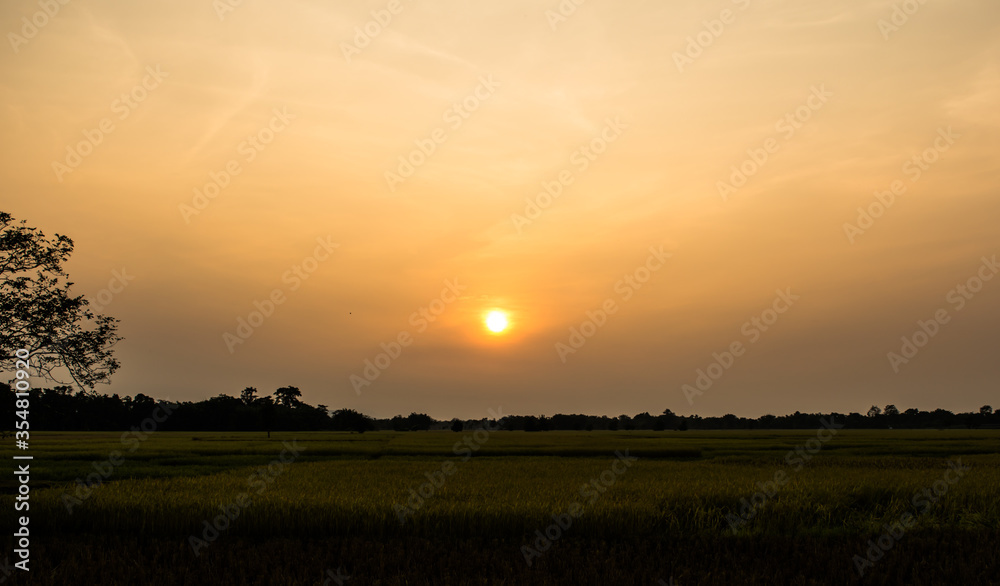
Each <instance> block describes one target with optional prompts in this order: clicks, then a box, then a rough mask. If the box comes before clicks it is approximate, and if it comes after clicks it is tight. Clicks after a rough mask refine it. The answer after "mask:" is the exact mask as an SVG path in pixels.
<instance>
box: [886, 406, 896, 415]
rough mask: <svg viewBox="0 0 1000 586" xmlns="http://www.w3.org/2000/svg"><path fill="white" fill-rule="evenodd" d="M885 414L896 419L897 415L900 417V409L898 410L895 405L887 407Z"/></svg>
mask: <svg viewBox="0 0 1000 586" xmlns="http://www.w3.org/2000/svg"><path fill="white" fill-rule="evenodd" d="M885 414H886V415H888V416H889V417H895V416H896V415H899V409H896V406H895V405H886V406H885Z"/></svg>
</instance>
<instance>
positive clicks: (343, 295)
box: [0, 0, 1000, 418]
mask: <svg viewBox="0 0 1000 586" xmlns="http://www.w3.org/2000/svg"><path fill="white" fill-rule="evenodd" d="M51 3H52V5H53V6H50V7H49V10H50V12H54V14H53V15H51V16H50V15H47V14H46V13H45V12H44V11H43V8H40V6H42V7H44V6H45V2H44V1H43V2H40V3H39V2H32V1H27V0H10V1H7V2H4V3H3V7H2V8H0V30H2V31H3V32H4V33H5V35H6V40H7V44H8V46H7V47H6V48H5V49H3V50H0V67H2V71H3V76H2V77H0V104H2V109H0V116H2V132H3V134H4V136H3V141H2V147H0V148H2V149H3V152H2V157H0V180H2V182H3V185H4V187H3V190H2V193H3V198H2V202H0V209H3V210H4V211H8V212H10V213H12V214H13V215H14V216H15V217H16V218H18V219H25V220H27V221H28V223H29V224H30V225H34V226H37V227H39V228H41V229H42V230H44V231H45V232H47V233H48V234H53V233H60V234H66V235H68V236H70V237H72V238H73V239H74V240H75V242H76V251H75V253H74V256H73V258H72V260H71V262H70V264H69V267H68V268H69V271H70V275H71V277H72V279H71V280H72V281H73V282H74V283H75V285H74V290H75V291H76V292H78V293H79V294H83V295H86V296H87V297H88V298H90V299H91V300H92V301H93V302H94V303H97V304H99V305H102V306H104V309H103V310H102V311H103V312H105V313H108V314H111V315H114V316H116V317H118V318H119V319H120V320H121V325H120V333H121V334H122V335H123V336H125V338H126V340H125V341H124V342H122V343H121V344H120V345H119V347H118V357H119V358H120V360H121V362H122V365H123V366H122V368H121V370H120V371H119V372H118V374H117V375H116V376H115V378H114V382H113V384H112V385H111V386H110V388H107V387H102V388H99V389H98V390H100V391H102V392H118V393H124V394H135V393H139V392H142V393H146V394H151V395H153V396H157V397H169V398H171V399H175V400H195V399H200V398H204V397H206V396H212V395H216V394H218V393H228V394H231V395H238V394H239V391H240V390H241V389H243V388H244V387H246V386H255V387H257V388H258V389H260V390H262V391H266V392H271V391H273V390H274V389H275V388H277V387H279V386H285V385H295V386H298V387H299V388H300V389H301V390H302V392H303V398H304V399H305V400H306V401H308V402H309V403H312V404H320V403H321V404H326V405H328V406H330V407H331V408H341V407H351V408H356V409H359V410H361V411H363V412H365V413H368V414H370V415H375V416H389V415H393V414H396V413H403V414H405V413H409V412H411V411H418V412H426V413H429V414H431V415H432V416H435V417H440V418H443V417H452V416H459V417H484V416H486V414H487V410H488V409H490V408H494V409H495V408H497V407H498V406H502V409H503V411H504V412H505V413H520V414H540V413H547V414H551V413H554V412H564V413H567V412H583V413H592V414H600V413H604V414H611V415H617V414H620V413H628V414H634V413H637V412H641V411H649V412H653V413H657V412H660V411H662V410H663V409H665V408H670V409H673V410H674V411H675V412H678V413H681V414H688V413H699V414H702V415H721V414H724V413H727V412H732V413H736V414H739V415H747V416H757V415H761V414H764V413H768V412H770V413H775V414H781V413H789V412H793V411H796V410H799V411H816V410H838V411H865V410H866V409H867V407H868V406H870V405H872V404H878V405H885V404H886V403H894V404H896V405H897V406H899V407H900V409H903V408H907V407H919V408H924V409H933V408H936V407H943V408H947V409H952V410H972V409H978V407H979V406H980V405H983V404H985V403H991V404H993V405H994V406H997V404H998V403H1000V396H998V395H997V389H998V386H997V381H998V380H1000V360H997V350H998V348H1000V279H993V278H992V277H993V276H994V272H995V271H996V270H1000V267H993V266H992V265H991V264H990V263H986V264H984V261H983V260H982V259H983V257H985V258H986V259H987V260H990V259H993V258H994V257H995V256H996V255H1000V229H998V227H997V218H998V217H1000V199H998V196H1000V157H998V155H1000V109H998V107H997V106H998V104H1000V4H998V3H997V2H995V0H927V1H926V2H925V3H923V4H920V3H918V2H916V0H910V1H908V2H898V3H896V4H895V5H894V3H893V2H891V1H888V0H885V1H882V0H877V1H876V0H870V1H861V0H852V1H846V2H829V1H819V0H808V1H799V2H776V1H771V0H749V1H746V0H740V1H738V2H733V1H730V0H715V1H710V2H695V1H685V2H635V3H631V2H630V3H612V2H604V1H600V0H588V1H586V2H583V3H582V4H581V5H580V6H578V7H577V6H576V5H575V4H574V3H572V2H571V1H570V0H563V2H562V3H559V2H557V1H555V0H552V1H546V2H529V1H517V0H514V1H505V2H490V3H485V2H479V3H469V2H460V1H446V0H442V1H434V2H410V1H406V0H402V1H398V2H397V1H392V2H386V1H381V0H380V1H371V2H353V3H347V2H344V3H339V2H338V3H333V2H320V1H290V2H264V1H261V0H243V1H242V2H239V1H237V0H230V1H228V2H227V1H226V0H218V1H216V2H213V1H211V0H180V1H176V0H171V1H162V0H161V1H155V2H154V1H141V2H126V1H124V0H120V1H114V2H113V1H100V0H86V1H84V0H72V1H69V2H67V3H66V4H65V5H62V4H61V3H59V2H58V0H51ZM233 5H235V6H233ZM56 8H57V10H56ZM560 11H562V12H560ZM379 20H381V21H382V23H384V24H379V22H378V21H379ZM32 21H34V22H33V23H32ZM880 21H881V23H880ZM366 29H367V31H368V33H365V30H366ZM369 33H374V34H373V35H371V34H369ZM421 149H423V152H422V151H421ZM765 157H766V160H765ZM914 157H917V158H916V159H914ZM407 158H408V159H409V160H410V161H409V162H404V163H401V160H402V161H405V160H406V159H407ZM741 167H742V168H743V173H745V174H741V173H740V171H739V169H740V168H741ZM546 185H547V186H548V190H549V191H551V192H553V193H558V194H559V195H558V197H554V198H553V197H551V196H549V195H548V194H547V193H546V191H545V186H546ZM893 188H895V189H896V193H895V194H893V193H892V189H893ZM876 192H883V193H882V195H881V198H882V200H883V201H882V203H879V200H878V199H877V198H876ZM540 194H541V195H540ZM208 196H212V197H211V198H209V197H208ZM886 204H887V205H886ZM859 207H861V208H863V209H870V210H871V213H872V214H873V215H876V216H878V217H876V218H872V217H867V218H861V219H860V220H859V211H858V208H859ZM859 222H860V223H859ZM845 224H850V226H845ZM321 243H323V244H321ZM651 251H655V254H654V252H651ZM977 275H980V276H981V277H982V278H983V279H986V278H987V277H988V278H989V280H984V281H980V280H978V279H979V278H980V277H978V276H977ZM626 277H628V279H626ZM970 279H971V282H970ZM112 281H113V282H112ZM119 281H124V282H126V283H127V285H125V286H122V285H121V284H120V283H119ZM960 285H961V286H962V287H963V289H962V290H961V291H959V290H957V289H956V287H958V286H960ZM105 289H106V291H104V290H105ZM275 290H277V291H276V292H275ZM953 290H954V291H953ZM102 291H103V292H102ZM778 291H781V292H782V295H781V296H779V294H778ZM456 292H457V293H456ZM272 294H273V295H274V296H275V297H276V298H277V299H278V300H279V301H281V303H278V304H276V305H273V306H269V305H268V302H266V300H268V299H269V298H270V297H271V296H272ZM786 298H787V299H789V300H791V303H790V304H789V301H788V300H786ZM255 302H256V303H257V305H258V306H259V307H261V308H263V311H264V312H266V313H270V315H269V316H267V317H265V318H263V319H262V320H260V319H258V317H259V316H255V315H252V314H253V312H254V311H257V310H256V309H255ZM272 307H273V311H270V309H271V308H272ZM422 308H424V312H425V313H426V316H427V317H422V316H421V313H420V312H421V309H422ZM769 308H770V309H771V311H766V310H768V309H769ZM492 309H499V310H503V311H505V312H507V315H508V318H509V321H510V325H509V327H508V329H507V330H506V331H505V332H503V333H501V334H491V333H490V332H489V331H487V329H486V328H485V326H484V316H485V314H486V312H487V311H489V310H492ZM606 309H612V310H613V313H611V314H610V315H606V318H605V317H602V314H601V312H602V311H605V310H606ZM776 310H781V313H779V312H778V311H776ZM587 312H590V314H589V316H588V313H587ZM414 314H416V315H414ZM241 318H242V319H244V320H246V319H249V320H250V321H251V323H254V324H257V327H254V328H253V329H252V331H251V330H250V329H248V328H249V326H244V327H242V328H240V329H238V325H239V321H238V320H239V319H241ZM429 318H434V319H433V320H431V319H429ZM936 318H940V321H937V319H936ZM752 319H757V320H758V324H759V326H758V325H756V324H754V322H753V321H751V320H752ZM588 320H593V322H595V323H594V324H593V325H589V324H587V323H585V322H587V321H588ZM760 320H764V321H760ZM918 320H920V321H922V322H923V323H924V325H923V328H924V330H926V331H927V332H929V333H933V335H929V334H919V333H918V334H916V335H915V332H920V331H921V326H920V325H918ZM932 322H933V323H932ZM571 328H576V329H577V331H580V330H581V329H582V330H583V333H581V334H579V336H576V335H574V334H572V332H571ZM227 334H228V336H227ZM247 334H249V336H248V337H245V336H246V335H247ZM585 334H589V336H586V335H585ZM241 336H244V337H245V339H244V337H241ZM400 336H402V337H403V340H404V341H409V344H408V345H406V346H400V347H399V351H398V353H397V352H396V348H395V346H393V343H394V342H396V341H397V340H398V339H399V337H400ZM903 337H906V338H907V339H908V340H909V341H911V342H912V343H914V344H915V345H914V346H913V347H912V348H911V347H909V346H908V344H909V342H907V344H904V340H903V339H902V338H903ZM237 340H238V341H237ZM736 343H739V345H737V346H736V350H737V353H738V354H739V356H732V357H731V358H730V357H729V356H727V355H726V354H724V353H725V352H728V351H729V350H730V349H731V348H732V347H733V345H734V344H736ZM383 344H384V345H385V348H387V349H388V351H389V352H392V353H394V354H398V355H397V356H396V357H395V358H391V357H389V356H388V355H386V356H383V357H382V358H380V359H379V358H378V356H379V354H380V353H382V352H383V351H384V350H383V346H382V345H383ZM560 344H562V345H560ZM918 345H919V347H918ZM890 353H894V354H890ZM716 356H717V357H716ZM894 356H895V358H894ZM366 360H367V361H372V366H370V367H368V373H367V376H368V378H367V379H366V378H365V377H366V373H365V369H366V366H367V363H366ZM903 360H906V362H904V361H903ZM376 361H378V362H379V363H380V364H381V365H382V366H387V367H386V368H385V369H384V370H381V369H378V368H379V367H378V366H374V364H375V362H376ZM715 363H722V366H710V365H712V364H715ZM726 365H729V368H728V369H727V368H724V366H726ZM376 369H378V370H377V372H378V373H379V376H378V377H377V378H374V376H373V375H374V373H375V372H376ZM699 369H701V371H702V372H704V373H705V374H704V376H701V375H700V374H699V372H698V371H699ZM709 375H714V376H715V379H714V380H712V379H711V378H710V377H709ZM352 376H355V377H358V378H355V379H353V382H352V378H351V377H352ZM699 378H700V380H699ZM369 379H374V380H369ZM359 381H363V383H364V384H362V383H361V382H359ZM369 382H370V383H371V384H367V383H369ZM699 382H700V383H701V388H700V389H699V388H698V384H699ZM709 383H710V384H709ZM684 385H689V387H688V391H689V392H688V393H687V395H689V396H690V397H691V401H690V402H689V401H688V399H687V397H686V394H685V392H684V390H682V389H683V388H684ZM356 389H357V390H356ZM692 390H696V391H699V392H700V393H701V394H700V395H698V394H694V393H691V392H690V391H692ZM357 391H360V393H359V392H357Z"/></svg>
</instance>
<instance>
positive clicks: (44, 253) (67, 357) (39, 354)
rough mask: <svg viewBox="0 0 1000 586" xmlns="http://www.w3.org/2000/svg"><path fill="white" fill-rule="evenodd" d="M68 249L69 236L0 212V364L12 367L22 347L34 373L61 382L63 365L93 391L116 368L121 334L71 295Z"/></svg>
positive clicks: (109, 319)
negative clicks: (46, 231) (59, 372)
mask: <svg viewBox="0 0 1000 586" xmlns="http://www.w3.org/2000/svg"><path fill="white" fill-rule="evenodd" d="M72 252H73V241H72V240H71V239H69V238H68V237H66V236H62V235H59V234H56V235H55V237H54V238H49V237H47V236H46V235H45V234H44V233H43V232H41V231H40V230H38V229H37V228H31V227H29V226H27V224H26V222H25V221H24V220H22V221H20V222H16V221H15V220H14V218H13V217H12V216H11V215H10V214H8V213H6V212H0V364H2V367H3V369H4V370H13V366H14V360H15V359H16V357H15V352H17V350H18V349H21V348H24V349H27V350H28V351H29V352H30V353H31V356H32V367H34V368H35V369H36V374H37V375H38V376H41V377H43V378H45V379H47V380H50V381H53V382H56V383H60V384H61V383H62V382H63V381H60V380H59V378H57V375H56V371H57V370H59V369H61V368H64V369H65V370H66V371H67V372H68V373H69V376H70V377H71V378H72V380H73V381H74V382H76V383H77V385H79V386H80V387H81V388H82V387H89V388H91V389H92V388H94V386H95V385H96V384H97V383H107V382H110V379H111V375H112V374H114V372H115V371H116V370H118V367H119V363H118V361H117V360H116V359H115V358H114V355H113V352H112V350H113V347H114V345H115V344H116V343H118V342H119V341H120V340H122V338H121V337H120V336H118V332H117V329H118V320H116V319H114V318H112V317H108V316H104V315H97V314H95V313H94V312H93V311H91V310H90V309H89V307H88V306H89V302H88V301H87V300H86V299H85V298H84V297H83V296H82V295H78V296H73V295H72V294H71V293H70V287H71V286H72V285H73V283H71V282H69V281H67V280H66V278H67V275H66V272H65V271H64V269H63V264H64V263H65V262H66V260H67V259H68V258H69V256H70V254H71V253H72ZM67 382H68V381H67Z"/></svg>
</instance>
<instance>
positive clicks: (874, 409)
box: [868, 405, 882, 417]
mask: <svg viewBox="0 0 1000 586" xmlns="http://www.w3.org/2000/svg"><path fill="white" fill-rule="evenodd" d="M881 414H882V410H881V409H879V408H878V407H876V406H875V405H872V408H871V409H869V410H868V417H878V416H879V415H881Z"/></svg>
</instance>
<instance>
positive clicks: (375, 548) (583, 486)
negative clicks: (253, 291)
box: [0, 429, 1000, 585]
mask: <svg viewBox="0 0 1000 586" xmlns="http://www.w3.org/2000/svg"><path fill="white" fill-rule="evenodd" d="M616 453H617V455H616ZM31 454H32V455H33V456H34V460H33V462H32V466H31V469H32V476H31V489H32V491H31V495H30V504H31V509H30V515H31V522H30V528H31V551H32V558H31V572H30V577H31V580H30V583H32V584H69V583H73V584H258V583H259V584H324V583H325V584H337V583H338V581H339V583H343V584H350V585H354V584H598V583H600V584H652V585H656V584H660V583H661V581H662V583H665V584H670V583H671V580H672V581H673V582H672V583H673V584H682V585H684V584H850V583H862V584H990V583H1000V553H998V549H1000V548H998V545H1000V502H998V495H1000V431H995V430H992V431H975V430H945V431H902V430H886V431H853V430H844V429H840V430H830V431H822V432H819V433H818V432H817V431H815V430H813V431H794V432H793V431H759V432H746V431H739V432H736V431H734V432H694V431H688V432H541V433H524V432H502V431H497V432H487V431H485V430H481V431H479V432H473V431H471V430H470V431H465V432H461V433H453V432H408V433H395V432H375V433H365V434H350V433H332V432H331V433H295V434H291V433H274V434H272V437H271V439H269V440H268V439H267V438H266V437H265V436H264V434H261V433H243V434H233V433H197V434H191V433H162V432H161V433H153V434H150V435H149V436H148V437H147V438H144V439H142V440H140V439H139V438H138V437H137V436H134V435H131V434H130V435H127V436H122V434H108V433H38V434H33V435H32V444H31ZM11 455H12V450H11V449H9V448H6V449H5V451H4V457H5V458H7V459H8V461H10V456H11ZM88 477H89V483H90V484H91V486H84V485H80V484H78V483H77V482H76V480H77V479H81V480H84V481H88ZM10 478H11V477H10V476H8V477H7V479H8V480H5V481H4V484H3V485H2V493H3V496H2V501H3V502H2V504H0V510H2V513H0V516H2V517H3V518H4V526H5V527H15V526H16V522H17V521H16V519H17V516H19V515H20V514H22V513H15V511H14V496H13V494H14V492H15V490H16V488H15V487H16V485H15V484H14V483H13V482H12V481H10V480H9V479H10ZM741 515H742V516H741ZM5 533H6V534H7V535H9V534H10V532H9V531H8V532H5ZM880 538H881V542H879V539H880ZM5 539H6V541H5V542H4V543H5V549H4V551H5V552H11V551H12V550H13V549H14V546H13V542H12V541H11V537H6V538H5ZM869 540H871V543H869ZM879 543H881V547H880V546H879ZM873 544H874V545H873ZM869 550H871V552H870V553H869ZM2 555H3V554H0V556H2ZM8 555H9V553H8ZM855 556H859V557H855ZM0 559H2V558H0ZM861 560H864V561H861ZM13 561H14V560H13V559H11V563H12V562H13ZM529 562H530V563H529ZM859 567H860V568H861V569H862V570H863V574H862V573H859V571H858V569H859ZM17 574H23V573H22V572H17ZM345 575H349V576H350V578H349V579H348V578H345V577H344V576H345ZM0 577H3V576H2V574H0ZM18 579H20V580H21V582H17V581H16V580H18ZM7 580H8V581H11V583H28V582H25V581H24V579H23V576H18V575H15V576H14V577H12V578H8V579H7Z"/></svg>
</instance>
